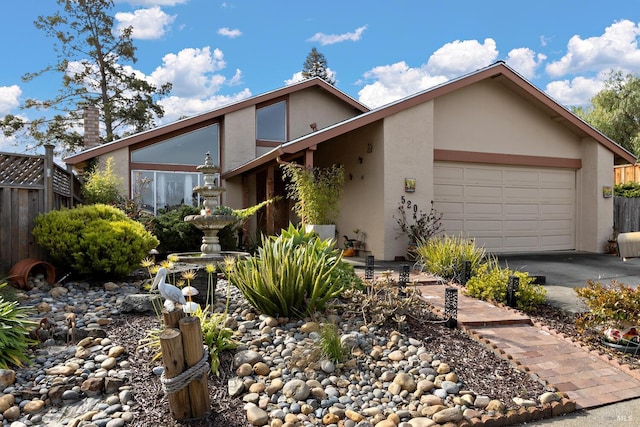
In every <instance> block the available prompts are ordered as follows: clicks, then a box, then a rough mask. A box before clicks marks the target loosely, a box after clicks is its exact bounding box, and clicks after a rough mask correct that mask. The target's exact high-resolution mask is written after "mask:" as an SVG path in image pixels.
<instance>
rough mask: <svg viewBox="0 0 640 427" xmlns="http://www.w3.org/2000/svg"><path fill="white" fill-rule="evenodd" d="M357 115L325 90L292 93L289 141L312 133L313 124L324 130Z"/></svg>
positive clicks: (314, 89) (312, 89)
mask: <svg viewBox="0 0 640 427" xmlns="http://www.w3.org/2000/svg"><path fill="white" fill-rule="evenodd" d="M355 115H356V111H355V110H354V109H353V108H352V107H351V106H349V105H347V104H345V103H344V102H342V101H339V100H338V99H336V98H335V97H333V96H331V95H329V94H328V93H327V92H325V91H324V90H321V89H318V88H309V89H307V90H303V91H300V92H295V93H292V94H291V95H289V139H295V138H299V137H301V136H303V135H307V134H309V133H311V132H312V130H311V127H310V125H311V123H316V125H317V126H318V129H322V128H325V127H327V126H330V125H332V124H335V123H338V122H341V121H343V120H345V119H348V118H350V117H353V116H355Z"/></svg>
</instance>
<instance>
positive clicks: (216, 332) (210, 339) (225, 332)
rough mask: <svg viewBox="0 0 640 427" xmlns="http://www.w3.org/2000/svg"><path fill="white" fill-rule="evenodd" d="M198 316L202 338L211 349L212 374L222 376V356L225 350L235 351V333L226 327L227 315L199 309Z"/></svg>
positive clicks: (236, 344)
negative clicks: (220, 370) (220, 369)
mask: <svg viewBox="0 0 640 427" xmlns="http://www.w3.org/2000/svg"><path fill="white" fill-rule="evenodd" d="M196 316H198V317H199V318H200V324H201V325H202V338H203V340H204V343H205V344H206V345H207V347H209V359H210V361H211V372H212V373H214V374H216V375H218V376H219V375H220V372H219V368H220V354H221V353H222V352H223V351H225V350H233V349H234V348H236V347H237V346H238V343H237V342H236V341H235V340H234V339H233V331H232V330H231V329H229V328H227V327H225V322H226V320H227V317H228V315H227V313H226V312H224V313H212V312H210V311H207V310H202V309H201V308H200V307H198V310H196Z"/></svg>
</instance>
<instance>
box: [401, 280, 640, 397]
mask: <svg viewBox="0 0 640 427" xmlns="http://www.w3.org/2000/svg"><path fill="white" fill-rule="evenodd" d="M412 279H414V278H413V277H412ZM424 283H428V282H426V281H424V282H423V284H421V285H418V289H419V290H420V293H421V294H422V297H423V298H425V300H427V301H428V302H429V303H430V304H432V305H433V306H434V307H435V308H436V309H438V310H439V311H441V312H442V313H444V299H445V289H446V287H447V286H443V285H440V284H424ZM432 283H433V282H432ZM455 289H458V313H457V319H458V326H459V327H461V328H464V329H466V330H467V331H468V332H469V333H470V334H471V335H473V336H475V337H476V338H477V339H478V340H480V341H481V342H483V343H484V344H485V345H487V346H488V347H490V348H491V349H493V351H494V352H496V354H498V355H500V356H502V357H505V358H507V359H510V360H512V362H514V363H515V364H516V365H518V366H519V367H520V368H521V369H523V370H525V371H528V372H530V373H533V374H535V375H537V376H538V377H539V378H541V379H543V380H545V381H546V382H547V383H549V384H550V385H551V386H553V387H555V388H556V389H557V390H558V391H561V392H564V393H566V394H567V396H569V397H570V398H571V399H573V400H574V401H575V402H576V406H577V407H578V408H581V409H588V408H594V407H597V406H602V405H606V404H609V403H614V402H620V401H623V400H628V399H633V398H637V397H640V373H638V372H636V371H632V370H629V369H628V368H627V367H625V366H620V365H617V364H615V362H612V361H609V360H608V359H607V358H606V356H601V355H598V354H595V353H593V352H589V351H588V350H586V349H585V348H583V347H580V346H579V345H578V344H576V343H574V342H572V341H571V340H569V339H567V338H564V337H562V336H560V335H557V334H555V333H554V332H552V331H549V330H548V329H545V328H542V327H538V326H535V325H533V324H532V322H531V320H530V319H529V318H528V317H527V316H524V315H522V314H521V313H519V312H517V311H515V310H510V309H508V308H505V307H500V306H496V305H494V304H490V303H487V302H484V301H479V300H476V299H475V298H470V297H466V296H464V295H462V288H458V287H456V288H455Z"/></svg>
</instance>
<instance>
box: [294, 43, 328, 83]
mask: <svg viewBox="0 0 640 427" xmlns="http://www.w3.org/2000/svg"><path fill="white" fill-rule="evenodd" d="M328 70H329V69H328V67H327V59H326V58H325V57H324V55H323V54H322V53H320V52H318V50H317V49H316V48H315V47H314V48H313V49H311V52H309V55H307V59H306V60H305V61H304V65H303V68H302V77H304V78H305V79H310V78H313V77H320V78H321V79H322V80H324V81H325V82H327V83H329V84H330V85H335V84H336V81H335V80H334V79H333V78H332V76H331V75H330V74H329V71H328Z"/></svg>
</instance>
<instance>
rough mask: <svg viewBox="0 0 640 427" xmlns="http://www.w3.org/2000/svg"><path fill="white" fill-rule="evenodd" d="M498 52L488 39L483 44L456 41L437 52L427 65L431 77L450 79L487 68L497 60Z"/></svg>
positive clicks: (475, 41) (471, 41) (474, 41)
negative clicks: (437, 76) (440, 76)
mask: <svg viewBox="0 0 640 427" xmlns="http://www.w3.org/2000/svg"><path fill="white" fill-rule="evenodd" d="M497 57H498V51H497V50H496V42H495V41H494V40H493V39H490V38H487V39H485V40H484V43H483V44H480V43H479V42H478V41H477V40H463V41H460V40H456V41H454V42H451V43H447V44H445V45H444V46H442V47H441V48H440V49H438V50H436V51H435V52H434V53H433V54H432V55H431V57H430V58H429V61H428V62H427V65H426V70H427V71H428V73H429V74H431V75H442V76H446V77H449V78H454V77H459V76H460V75H461V74H465V73H468V72H470V71H475V70H477V69H479V68H482V67H486V66H487V65H489V64H491V63H492V62H494V61H495V60H496V58H497Z"/></svg>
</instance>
